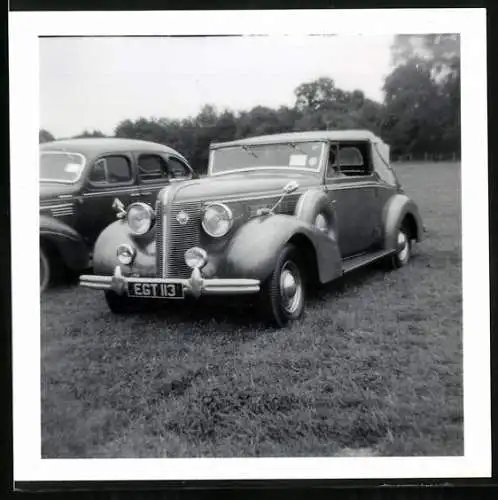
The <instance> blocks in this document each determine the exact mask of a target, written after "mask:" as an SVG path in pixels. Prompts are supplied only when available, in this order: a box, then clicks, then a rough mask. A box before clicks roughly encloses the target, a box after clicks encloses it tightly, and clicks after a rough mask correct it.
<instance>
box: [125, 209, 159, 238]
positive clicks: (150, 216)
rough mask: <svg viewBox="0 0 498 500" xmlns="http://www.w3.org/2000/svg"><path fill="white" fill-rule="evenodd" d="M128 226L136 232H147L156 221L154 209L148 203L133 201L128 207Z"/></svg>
mask: <svg viewBox="0 0 498 500" xmlns="http://www.w3.org/2000/svg"><path fill="white" fill-rule="evenodd" d="M126 218H127V219H128V226H130V229H131V230H132V231H133V232H134V233H135V234H145V233H146V232H147V231H149V229H150V228H151V227H152V224H153V223H154V218H155V214H154V210H153V209H152V207H151V206H150V205H147V204H146V203H133V204H131V205H130V206H129V207H128V210H127V214H126Z"/></svg>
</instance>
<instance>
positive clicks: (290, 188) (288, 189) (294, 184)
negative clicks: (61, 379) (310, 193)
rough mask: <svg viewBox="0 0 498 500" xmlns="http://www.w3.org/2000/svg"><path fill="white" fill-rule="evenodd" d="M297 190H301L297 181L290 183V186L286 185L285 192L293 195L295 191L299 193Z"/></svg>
mask: <svg viewBox="0 0 498 500" xmlns="http://www.w3.org/2000/svg"><path fill="white" fill-rule="evenodd" d="M297 189H299V182H297V181H290V182H289V183H288V184H286V185H285V186H284V189H283V191H284V193H285V194H291V193H293V192H294V191H297Z"/></svg>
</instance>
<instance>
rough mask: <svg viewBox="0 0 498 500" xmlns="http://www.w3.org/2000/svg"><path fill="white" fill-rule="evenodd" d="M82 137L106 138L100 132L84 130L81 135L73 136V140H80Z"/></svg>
mask: <svg viewBox="0 0 498 500" xmlns="http://www.w3.org/2000/svg"><path fill="white" fill-rule="evenodd" d="M84 137H106V135H105V134H104V133H103V132H101V131H100V130H92V131H91V132H90V131H89V130H84V131H83V132H82V133H81V134H78V135H75V136H73V139H80V138H84Z"/></svg>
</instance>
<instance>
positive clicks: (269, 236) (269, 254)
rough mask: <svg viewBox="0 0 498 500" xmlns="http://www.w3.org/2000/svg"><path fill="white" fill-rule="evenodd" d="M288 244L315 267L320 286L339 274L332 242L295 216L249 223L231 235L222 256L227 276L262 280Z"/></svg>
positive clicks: (339, 267) (267, 217) (277, 215)
mask: <svg viewBox="0 0 498 500" xmlns="http://www.w3.org/2000/svg"><path fill="white" fill-rule="evenodd" d="M289 242H291V243H294V244H295V245H296V246H297V247H298V250H299V251H300V252H301V254H302V255H303V257H304V258H306V259H307V260H308V263H309V264H311V265H315V266H316V274H317V276H316V278H318V280H319V281H320V282H321V283H326V282H328V281H331V280H332V279H334V278H336V277H338V276H340V275H341V273H342V268H341V259H340V254H339V248H338V246H337V241H336V240H334V239H331V238H330V237H329V236H328V235H327V234H325V233H323V232H321V231H319V230H318V229H316V228H314V227H313V226H311V225H310V224H308V223H306V222H304V221H302V220H300V219H298V218H297V217H295V216H292V215H283V214H276V215H265V216H261V217H257V218H255V219H252V220H250V221H249V222H247V223H246V224H244V226H242V227H241V228H240V229H239V230H238V231H237V233H236V234H235V235H234V236H233V238H232V240H231V242H230V244H229V245H228V248H227V253H226V270H227V272H228V274H229V276H232V277H240V278H255V279H259V280H262V281H264V280H266V278H267V277H268V276H269V275H270V273H271V272H272V270H273V268H274V266H275V262H276V259H277V257H278V255H279V253H280V251H281V250H282V248H283V247H284V246H285V245H286V244H287V243H289ZM309 259H313V261H312V262H309Z"/></svg>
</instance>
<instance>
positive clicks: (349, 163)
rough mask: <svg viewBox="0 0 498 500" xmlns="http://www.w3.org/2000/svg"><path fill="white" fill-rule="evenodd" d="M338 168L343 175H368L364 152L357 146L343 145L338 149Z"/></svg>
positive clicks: (368, 169)
mask: <svg viewBox="0 0 498 500" xmlns="http://www.w3.org/2000/svg"><path fill="white" fill-rule="evenodd" d="M338 163H339V170H340V172H341V173H342V174H343V175H350V176H356V175H370V166H369V163H368V161H367V156H366V154H362V151H360V148H359V147H357V146H343V147H341V148H340V149H339V162H338Z"/></svg>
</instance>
